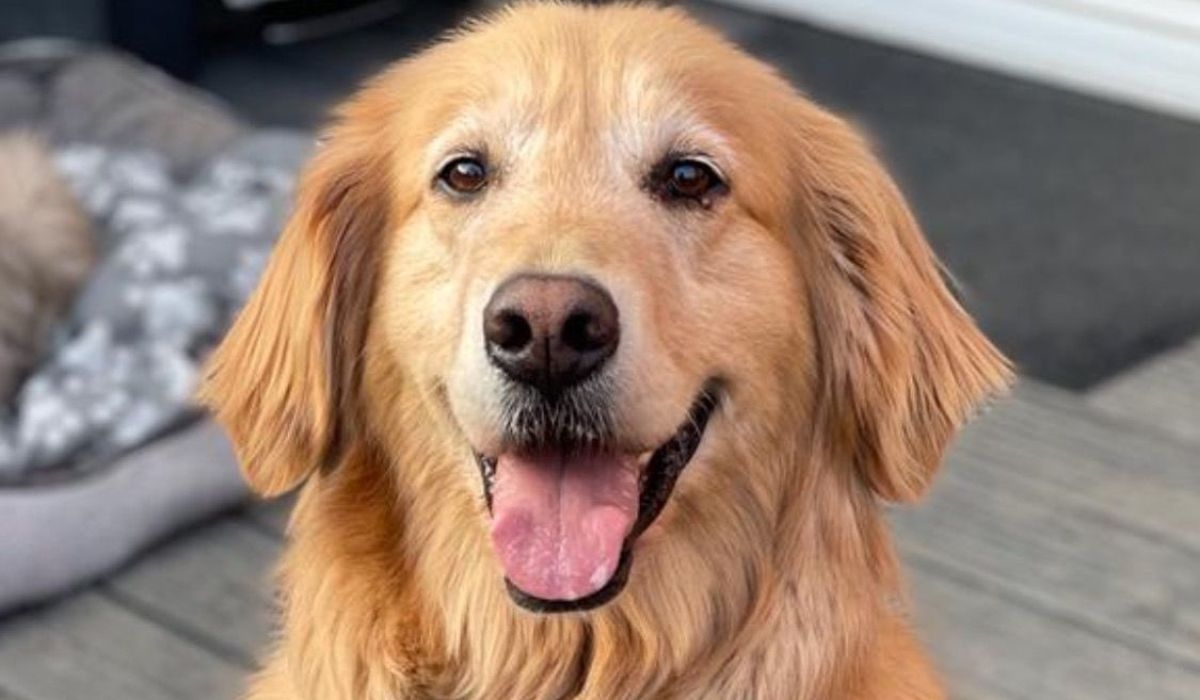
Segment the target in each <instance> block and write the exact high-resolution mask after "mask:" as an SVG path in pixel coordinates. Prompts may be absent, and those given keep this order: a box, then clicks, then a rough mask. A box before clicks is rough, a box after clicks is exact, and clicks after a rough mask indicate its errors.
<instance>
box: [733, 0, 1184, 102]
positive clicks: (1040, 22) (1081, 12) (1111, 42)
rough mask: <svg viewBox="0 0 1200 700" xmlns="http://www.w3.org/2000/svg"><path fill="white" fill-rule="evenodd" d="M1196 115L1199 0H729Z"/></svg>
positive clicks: (1082, 89)
mask: <svg viewBox="0 0 1200 700" xmlns="http://www.w3.org/2000/svg"><path fill="white" fill-rule="evenodd" d="M727 2H728V3H729V4H734V5H741V6H744V7H750V8H756V9H761V10H766V11H770V12H775V13H778V14H781V15H786V16H792V17H796V18H799V19H802V20H805V21H808V22H812V23H813V24H815V25H818V26H823V27H826V28H829V29H832V30H834V31H840V32H844V33H847V34H854V35H858V36H863V37H866V38H870V39H873V40H877V41H882V42H885V43H891V44H896V45H899V46H902V47H906V48H910V49H913V50H917V51H922V52H925V53H930V54H933V55H937V56H942V57H945V58H949V59H953V60H958V61H962V62H965V63H970V64H974V65H978V66H982V67H985V68H990V69H994V70H999V71H1002V72H1006V73H1010V74H1014V75H1018V76H1021V77H1025V78H1031V79H1035V80H1040V81H1044V82H1047V83H1051V84H1054V85H1058V86H1061V87H1066V88H1070V89H1074V90H1078V91H1081V92H1085V93H1089V94H1092V95H1097V96H1101V97H1105V98H1108V99H1112V100H1116V101H1121V102H1126V103H1130V104H1134V105H1138V106H1141V107H1144V108H1148V109H1153V110H1157V111H1161V112H1166V113H1169V114H1174V115H1177V116H1182V117H1185V118H1191V119H1200V0H727Z"/></svg>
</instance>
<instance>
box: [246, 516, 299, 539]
mask: <svg viewBox="0 0 1200 700" xmlns="http://www.w3.org/2000/svg"><path fill="white" fill-rule="evenodd" d="M237 515H238V520H240V521H241V522H242V523H243V524H244V525H246V527H247V528H248V529H250V530H253V531H254V532H257V533H258V534H260V535H264V536H266V537H268V538H270V539H271V541H272V542H275V543H278V542H286V541H287V535H285V534H281V533H280V532H279V531H278V530H276V529H275V528H274V527H272V526H271V524H270V523H269V522H264V521H263V520H262V519H261V518H259V517H258V516H256V515H254V514H253V513H251V512H249V511H242V512H241V513H238V514H237Z"/></svg>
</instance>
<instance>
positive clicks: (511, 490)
mask: <svg viewBox="0 0 1200 700" xmlns="http://www.w3.org/2000/svg"><path fill="white" fill-rule="evenodd" d="M637 510H638V466H637V461H636V460H635V459H634V458H626V457H622V456H619V455H611V454H580V455H577V454H571V455H567V454H564V453H562V452H560V451H545V452H537V453H530V454H504V455H501V456H500V458H499V459H498V460H496V478H495V482H494V484H493V486H492V547H493V548H494V549H495V551H496V556H497V557H498V558H499V559H500V564H501V566H502V567H503V568H504V573H505V575H506V576H507V577H508V580H509V581H510V582H511V583H512V584H513V585H515V586H516V587H517V588H519V589H520V590H521V591H523V592H525V593H526V594H528V595H531V596H534V597H536V598H541V599H543V600H565V601H570V600H579V599H580V598H584V597H587V596H588V595H591V594H592V593H595V592H596V591H598V590H600V589H601V588H603V587H604V586H605V584H607V583H608V582H609V580H610V579H612V577H613V574H615V573H616V571H617V565H618V564H619V563H620V561H621V547H622V545H623V544H624V542H625V537H626V536H627V535H628V534H629V531H630V530H631V529H632V528H633V523H634V520H635V519H636V518H637Z"/></svg>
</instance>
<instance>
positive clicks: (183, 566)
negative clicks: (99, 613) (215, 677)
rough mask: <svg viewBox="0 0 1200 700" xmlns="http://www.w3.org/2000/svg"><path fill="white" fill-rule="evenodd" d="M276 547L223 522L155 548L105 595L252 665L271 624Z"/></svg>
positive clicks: (235, 524) (247, 528)
mask: <svg viewBox="0 0 1200 700" xmlns="http://www.w3.org/2000/svg"><path fill="white" fill-rule="evenodd" d="M280 548H281V545H280V542H279V540H277V539H274V538H272V537H270V536H269V535H267V534H264V533H262V532H260V531H258V530H255V529H253V528H251V527H250V526H249V525H247V524H246V523H244V522H243V521H241V520H240V519H237V518H226V519H224V520H221V521H218V522H216V523H214V524H212V525H209V526H207V527H205V528H203V529H201V530H198V531H196V532H194V533H192V534H190V535H188V536H186V537H183V538H180V539H177V540H175V541H173V542H171V543H169V544H167V545H166V546H164V547H161V548H159V549H158V550H155V551H154V552H152V553H150V554H149V555H148V556H146V557H144V558H142V559H141V560H139V561H138V562H137V563H136V564H134V565H133V566H132V567H130V568H129V569H127V570H126V571H124V572H122V573H121V574H119V575H117V576H116V577H114V578H112V579H111V580H110V581H108V582H106V583H105V584H104V586H103V589H104V591H105V592H106V593H107V594H109V595H111V596H113V597H114V598H115V599H117V600H119V601H120V602H121V603H122V604H125V605H128V606H130V607H131V608H134V609H136V610H138V611H139V612H140V613H142V614H143V615H145V616H147V617H150V618H152V619H155V620H158V621H160V622H161V623H162V624H164V625H167V626H169V627H171V628H173V629H176V630H178V631H179V632H180V633H181V634H184V635H186V636H187V637H188V638H190V639H193V640H194V641H196V642H197V643H199V644H201V645H202V646H205V647H206V648H209V649H210V650H212V651H214V652H216V653H219V654H222V655H224V656H226V657H228V658H231V659H233V660H236V661H238V662H241V663H244V664H247V665H250V664H252V663H253V660H254V659H255V658H256V657H257V656H258V655H259V653H260V652H261V651H262V650H263V647H264V646H265V645H266V644H267V642H268V641H269V639H270V635H271V629H272V627H273V621H274V605H273V593H272V591H273V586H272V584H271V581H270V572H271V570H272V568H273V566H274V563H275V560H276V558H277V556H278V554H279V550H280Z"/></svg>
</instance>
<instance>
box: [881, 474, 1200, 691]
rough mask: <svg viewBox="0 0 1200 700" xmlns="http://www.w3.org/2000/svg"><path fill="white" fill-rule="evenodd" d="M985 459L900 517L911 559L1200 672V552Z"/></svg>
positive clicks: (900, 537)
mask: <svg viewBox="0 0 1200 700" xmlns="http://www.w3.org/2000/svg"><path fill="white" fill-rule="evenodd" d="M978 461H979V460H978V458H976V457H973V456H962V457H959V458H956V459H954V460H953V462H952V463H951V465H950V468H949V469H947V470H946V473H944V474H943V475H942V478H941V479H940V482H939V483H938V484H937V486H936V487H935V488H934V492H933V494H932V497H931V498H930V499H929V502H928V503H927V504H925V505H924V506H923V507H921V508H918V509H914V510H911V511H908V512H904V513H900V514H897V515H896V517H894V518H893V524H894V527H895V532H896V537H897V541H898V543H899V544H900V546H901V548H902V550H903V551H904V552H905V553H907V554H913V555H919V556H920V557H922V558H924V559H928V560H936V561H940V562H943V563H945V564H946V565H948V566H954V567H958V568H963V569H968V570H970V571H971V572H973V573H974V574H975V575H977V576H981V577H986V578H987V579H988V580H990V581H993V582H995V584H996V585H1000V586H1004V587H1005V588H1006V590H1009V591H1011V592H1013V593H1014V594H1015V595H1017V596H1019V597H1020V599H1022V600H1027V601H1030V602H1032V603H1036V604H1037V605H1038V606H1039V608H1040V609H1042V610H1047V611H1053V614H1054V615H1056V616H1058V617H1062V618H1065V619H1071V620H1073V621H1075V622H1076V623H1077V624H1079V625H1081V626H1084V627H1086V628H1088V629H1091V630H1093V631H1094V632H1095V633H1096V634H1099V635H1104V636H1108V637H1111V638H1113V639H1117V640H1120V641H1121V642H1122V643H1124V644H1127V645H1129V646H1132V647H1135V648H1138V649H1143V650H1146V651H1148V652H1150V653H1153V654H1156V655H1159V656H1163V657H1164V658H1173V659H1175V660H1177V661H1178V662H1179V663H1182V664H1194V665H1195V666H1196V667H1197V668H1200V552H1197V551H1195V550H1192V549H1189V548H1186V547H1181V546H1179V545H1177V544H1175V543H1173V542H1168V541H1164V540H1162V539H1161V538H1157V537H1151V536H1148V535H1147V534H1146V533H1144V532H1142V531H1140V530H1137V529H1131V528H1128V527H1126V526H1124V524H1122V523H1121V522H1120V521H1119V520H1114V519H1113V518H1111V517H1110V516H1109V514H1108V513H1106V512H1105V511H1103V510H1102V509H1099V508H1097V507H1095V506H1094V505H1093V504H1090V503H1086V502H1078V501H1075V502H1073V501H1070V500H1067V499H1063V498H1060V497H1058V495H1057V494H1055V493H1053V492H1047V491H1045V490H1044V489H1038V488H1036V487H1035V486H1034V485H1031V484H1030V483H1028V482H1024V481H1017V480H1013V479H1009V478H1005V477H1004V476H1003V475H1002V474H1000V473H999V472H998V471H997V470H990V469H981V468H977V466H978ZM1047 466H1049V467H1052V466H1053V465H1047ZM1197 693H1198V694H1197V697H1200V688H1197Z"/></svg>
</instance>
